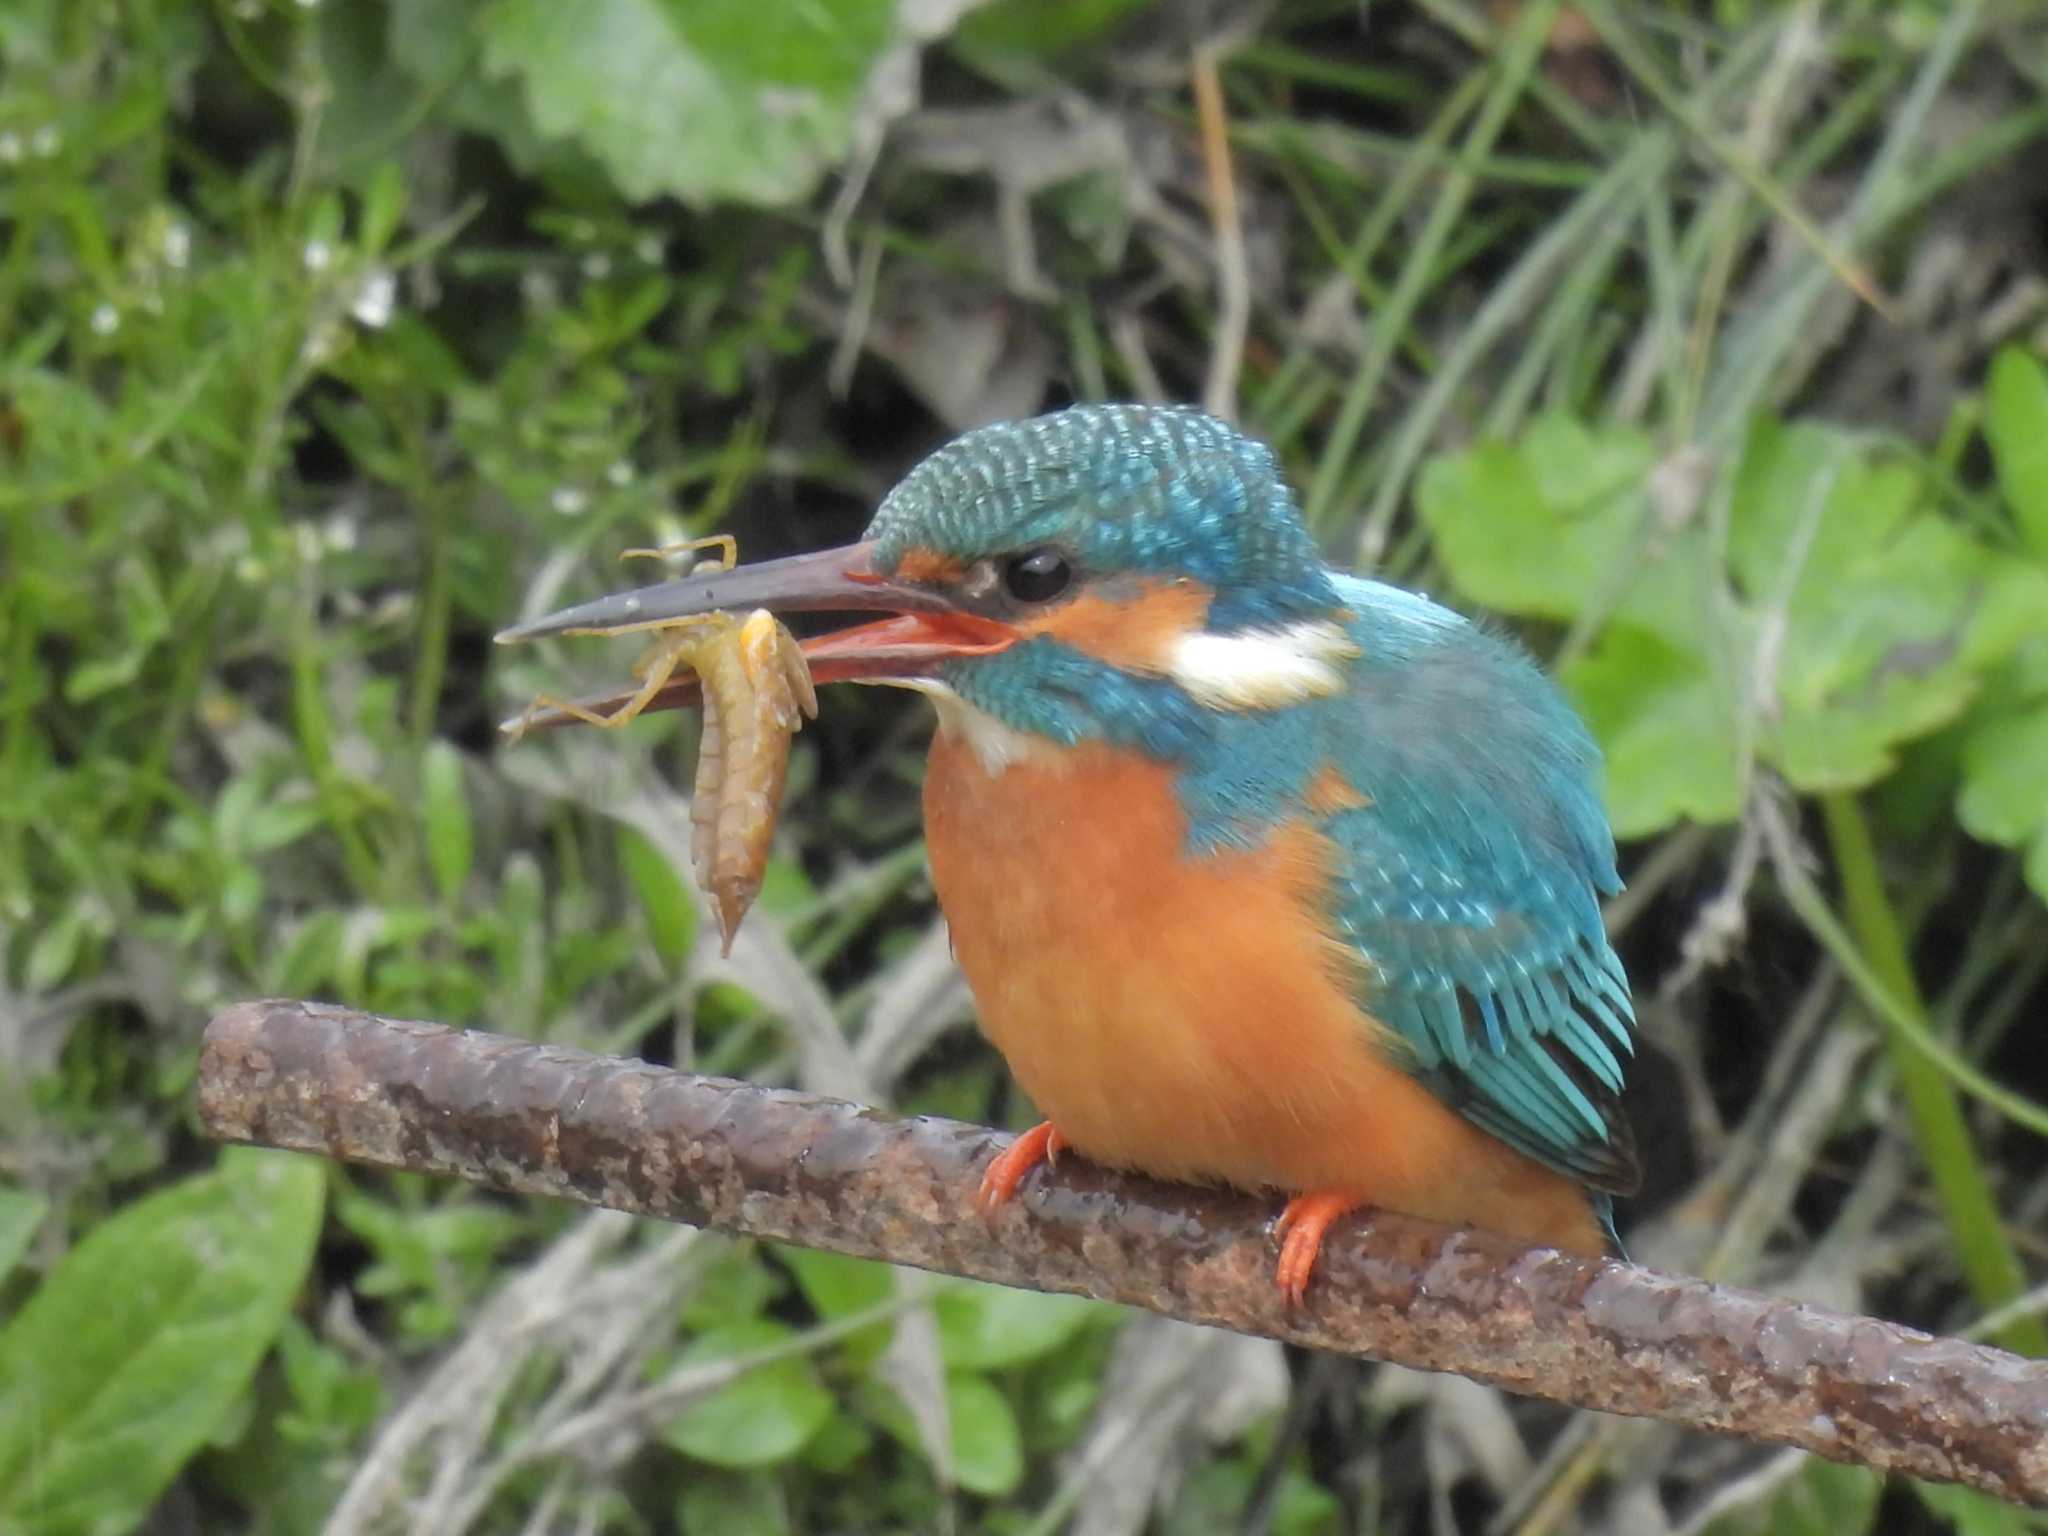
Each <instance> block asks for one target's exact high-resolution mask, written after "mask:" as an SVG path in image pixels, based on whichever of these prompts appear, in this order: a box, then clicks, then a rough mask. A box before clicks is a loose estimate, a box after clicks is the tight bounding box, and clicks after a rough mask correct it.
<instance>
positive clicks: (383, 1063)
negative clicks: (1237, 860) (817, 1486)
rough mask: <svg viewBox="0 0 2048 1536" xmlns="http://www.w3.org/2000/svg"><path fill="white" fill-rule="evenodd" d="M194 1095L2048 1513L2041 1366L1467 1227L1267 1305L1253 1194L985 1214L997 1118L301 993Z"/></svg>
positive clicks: (835, 1246)
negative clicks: (1776, 1445) (819, 1091)
mask: <svg viewBox="0 0 2048 1536" xmlns="http://www.w3.org/2000/svg"><path fill="white" fill-rule="evenodd" d="M199 1097H200V1107H201V1112H202V1114H203V1116H204V1119H205V1123H206V1126H207V1129H208V1131H209V1132H210V1133H211V1134H212V1135H214V1136H215V1137H218V1138H220V1139H223V1140H229V1141H246V1142H255V1143H259V1144H261V1145H265V1146H273V1147H285V1148H290V1149H294V1150H298V1151H306V1152H318V1153H323V1154H325V1155H327V1156H331V1157H337V1158H343V1159H346V1160H348V1161H350V1162H358V1163H367V1164H372V1165H375V1166H379V1167H385V1168H404V1169H411V1170H415V1171H420V1172H427V1173H442V1174H453V1175H455V1176H456V1177H458V1178H463V1179H468V1180H471V1181H473V1182H475V1183H479V1184H486V1185H489V1186H491V1187H493V1188H496V1189H502V1190H509V1191H514V1192H517V1193H520V1194H533V1195H550V1196H554V1197H557V1198H561V1199H569V1200H580V1201H583V1202H585V1203H587V1204H591V1205H602V1206H609V1207H611V1208H613V1209H615V1210H622V1211H632V1212H637V1213H640V1214H644V1215H649V1216H658V1217H661V1218H663V1219H665V1220H670V1221H681V1222H688V1223H690V1224H692V1225H695V1226H706V1227H715V1228H719V1229H721V1230H723V1231H727V1232H734V1233H743V1234H747V1235H751V1236H755V1237H764V1238H774V1239H778V1240H781V1241H784V1242H791V1243H799V1244H803V1245H805V1246H808V1247H814V1248H825V1249H830V1250H832V1251H834V1252H837V1253H847V1254H854V1255H858V1256H860V1257H863V1258H872V1259H885V1260H888V1261H889V1262H891V1263H895V1264H910V1265H916V1266H918V1267H920V1268H923V1269H929V1270H937V1271H940V1272H942V1273H945V1274H951V1275H966V1276H971V1277H973V1278H976V1279H981V1280H992V1281H996V1282H999V1283H1001V1284H1004V1285H1016V1286H1027V1287H1032V1288H1035V1289H1038V1290H1046V1291H1068V1292H1075V1293H1078V1294H1081V1295H1087V1296H1095V1297H1099V1298H1102V1299H1105V1300H1109V1301H1118V1302H1124V1303H1126V1304H1128V1305H1131V1306H1137V1307H1144V1308H1146V1309H1148V1310H1150V1311H1153V1312H1159V1313H1163V1314H1165V1315H1167V1316H1170V1317H1178V1318H1184V1319H1187V1320H1188V1321H1191V1322H1197V1323H1211V1324H1216V1325H1218V1326H1221V1327H1225V1328H1234V1329H1238V1330H1240V1331H1242V1332H1246V1333H1257V1334H1265V1335H1269V1336H1271V1337H1274V1338H1279V1339H1285V1340H1287V1341H1289V1342H1291V1343H1296V1344H1304V1345H1309V1346H1312V1347H1315V1348H1318V1349H1326V1350H1333V1351H1337V1352H1340V1353H1343V1354H1350V1355H1361V1356H1365V1357H1368V1358H1371V1359H1375V1360H1389V1361H1395V1362H1398V1363H1399V1364H1402V1365H1408V1366H1415V1367H1418V1368H1421V1369H1424V1370H1433V1371H1455V1372H1458V1373H1460V1374H1462V1375H1466V1376H1470V1377H1473V1378H1475V1379H1477V1380H1480V1381H1484V1382H1490V1383H1492V1384H1494V1385H1496V1386H1501V1387H1506V1388H1509V1389H1510V1390H1513V1391H1516V1392H1523V1393H1527V1394H1530V1395H1532V1396H1536V1397H1544V1398H1549V1399H1552V1400H1553V1401H1556V1402H1560V1403H1567V1404H1571V1405H1573V1406H1576V1407H1580V1408H1597V1409H1601V1410H1603V1411H1606V1412H1609V1413H1623V1414H1637V1415H1645V1416H1648V1417H1651V1418H1658V1419H1664V1420H1667V1421H1669V1422H1671V1423H1674V1424H1683V1425H1688V1426H1690V1427H1692V1428H1696V1429H1706V1430H1716V1431H1722V1432H1725V1433H1730V1434H1738V1435H1744V1436H1748V1437H1751V1438H1754V1439H1758V1440H1769V1441H1777V1442H1780V1443H1783V1444H1786V1445H1794V1446H1799V1447H1802V1448H1804V1449H1806V1450H1809V1451H1813V1452H1816V1453H1817V1454H1819V1455H1822V1456H1827V1457H1831V1458H1833V1459H1835V1460H1838V1461H1856V1462H1862V1463H1864V1464H1866V1465H1869V1466H1872V1467H1877V1468H1881V1469H1886V1470H1893V1471H1900V1472H1909V1473H1912V1474H1915V1475H1916V1476H1920V1477H1929V1478H1937V1479H1943V1480H1947V1481H1953V1482H1959V1483H1966V1484H1968V1485H1970V1486H1972V1487H1975V1488H1981V1489H1984V1490H1986V1491H1987V1492H1990V1493H1994V1494H1997V1495H2000V1496H2001V1497H2004V1498H2007V1499H2012V1500H2016V1501H2021V1502H2027V1503H2034V1504H2048V1363H2043V1362H2036V1361H2030V1360H2024V1359H2021V1358H2019V1357H2018V1356H2015V1355H2010V1354H2006V1353H2004V1352H2002V1351H2000V1350H1996V1349H1992V1348H1988V1347H1985V1346H1982V1345H1976V1344H1968V1343H1964V1342H1962V1341H1960V1340H1956V1339H1945V1338H1933V1337H1930V1336H1929V1335H1927V1334H1923V1333H1918V1332H1915V1331H1914V1330H1912V1329H1910V1328H1902V1327H1899V1326H1897V1325H1896V1324H1892V1323H1887V1322H1882V1321H1879V1320H1878V1319H1875V1318H1869V1317H1856V1316H1850V1315H1846V1314H1843V1313H1838V1312H1831V1311H1827V1310H1825V1309H1823V1308H1820V1307H1813V1306H1807V1305H1804V1304H1802V1303H1798V1302H1792V1301H1787V1300H1784V1299H1781V1298H1777V1297H1772V1296H1765V1295H1760V1294H1758V1293H1756V1292H1752V1291H1742V1290H1735V1289H1731V1288H1728V1287H1723V1286H1716V1285H1709V1284H1707V1283H1706V1282H1704V1281H1700V1280H1691V1279H1685V1278H1681V1277H1678V1276H1672V1275H1663V1274H1658V1273H1655V1272H1653V1271H1650V1270H1645V1269H1640V1268H1637V1267H1635V1266H1632V1265H1627V1264H1620V1263H1615V1262H1612V1261H1599V1260H1589V1259H1581V1258H1575V1257H1570V1256H1567V1255H1564V1254H1560V1253H1557V1252H1554V1251H1552V1250H1549V1249H1528V1248H1524V1247H1522V1246H1520V1245H1519V1244H1517V1243H1516V1242H1515V1241H1514V1240H1513V1239H1511V1238H1505V1237H1498V1236H1494V1235H1492V1234H1489V1233H1484V1232H1475V1231H1454V1230H1451V1229H1449V1228H1445V1227H1438V1226H1434V1225H1431V1224H1429V1223H1426V1222H1420V1221H1415V1220H1411V1219H1408V1218H1406V1217H1399V1216H1394V1215H1391V1214H1385V1213H1366V1214H1363V1215H1361V1216H1358V1217H1354V1218H1349V1219H1347V1220H1345V1221H1343V1222H1340V1223H1339V1224H1338V1225H1337V1227H1335V1228H1334V1229H1333V1230H1332V1232H1331V1236H1330V1240H1329V1242H1328V1243H1327V1245H1326V1246H1325V1248H1324V1250H1323V1256H1322V1259H1321V1262H1320V1265H1319V1266H1318V1269H1317V1273H1316V1279H1315V1281H1314V1283H1313V1284H1312V1285H1311V1287H1310V1290H1309V1298H1308V1302H1307V1304H1306V1305H1305V1306H1303V1307H1301V1308H1299V1309H1296V1310H1291V1309H1289V1308H1288V1307H1287V1306H1286V1305H1285V1304H1284V1303H1283V1302H1282V1301H1281V1299H1280V1296H1279V1294H1278V1292H1277V1290H1276V1289H1275V1286H1274V1283H1273V1264H1274V1258H1275V1250H1274V1247H1273V1243H1272V1240H1271V1237H1270V1235H1269V1231H1268V1228H1269V1226H1270V1223H1271V1220H1272V1217H1273V1215H1274V1213H1275V1211H1276V1209H1277V1206H1276V1204H1275V1202H1273V1201H1271V1200H1263V1199H1259V1198H1256V1197H1253V1196H1249V1195H1243V1194H1237V1193H1233V1192H1229V1191H1223V1190H1197V1189H1189V1188H1186V1187H1183V1186H1179V1185H1169V1184H1162V1183H1158V1182H1156V1181H1153V1180H1149V1179H1144V1178H1138V1177H1134V1176H1130V1175H1124V1174H1116V1173H1111V1172H1107V1171H1105V1170H1102V1169H1099V1168H1095V1167H1092V1166H1090V1165H1089V1164H1087V1163H1086V1162H1084V1161H1082V1160H1080V1159H1078V1158H1071V1157H1070V1158H1067V1159H1064V1160H1062V1162H1061V1163H1060V1165H1059V1167H1058V1168H1057V1169H1043V1168H1042V1169H1039V1170H1037V1171H1036V1172H1034V1173H1033V1174H1032V1175H1031V1176H1030V1178H1029V1179H1028V1180H1027V1181H1026V1183H1025V1185H1024V1188H1023V1190H1022V1191H1021V1192H1020V1195H1019V1198H1018V1199H1017V1200H1016V1201H1014V1202H1012V1203H1011V1204H1010V1205H1009V1206H1008V1207H1006V1208H1004V1209H1003V1210H1002V1211H1001V1212H1000V1213H999V1214H998V1215H997V1216H996V1217H994V1218H993V1219H988V1218H984V1217H983V1216H982V1215H981V1214H980V1213H979V1212H978V1211H977V1210H976V1208H975V1205H974V1198H973V1197H974V1191H975V1188H976V1184H977V1182H978V1180H979V1178H980V1174H981V1169H982V1167H983V1165H984V1164H986V1163H987V1161H988V1159H989V1158H990V1157H991V1156H992V1155H993V1154H994V1153H995V1152H996V1151H997V1150H998V1148H999V1147H1000V1146H1001V1145H1002V1144H1003V1143H1004V1142H1005V1141H1006V1140H1007V1138H1006V1137H1005V1136H1003V1135H1002V1134H1001V1133H999V1132H995V1131H991V1130H988V1129H986V1128H983V1127H979V1126H970V1125H962V1124H959V1123H958V1122H955V1121H949V1120H936V1119H929V1118H920V1119H901V1118H897V1117H895V1116H892V1115H888V1114H884V1113H882V1112H879V1111H876V1110H872V1109H863V1108H861V1107H859V1106H857V1105H852V1104H846V1103H842V1102H840V1101H838V1100H834V1099H823V1098H815V1097H812V1096H810V1095H807V1094H800V1093H791V1092H785V1091H780V1090H776V1089H768V1088H757V1087H753V1086H751V1085H748V1084H745V1083H736V1082H729V1081H726V1080H723V1079H719V1078H707V1077H696V1076H691V1075H689V1074H687V1073H681V1072H672V1071H669V1070H666V1069H664V1068H659V1067H650V1066H647V1065H645V1064H643V1063H641V1062H637V1061H628V1060H623V1059H619V1058H613V1057H599V1056H591V1055H587V1054H585V1053H583V1052H581V1051H573V1050H566V1049H562V1048H559V1047H554V1046H546V1045H536V1044H533V1043H531V1042H528V1041H524V1040H515V1039H510V1038H507V1037H505V1036H499V1035H488V1034H478V1033H469V1032H460V1031H455V1030H450V1029H446V1028H443V1027H441V1026H439V1025H433V1024H419V1023H408V1022H404V1021H400V1020H394V1019H385V1018H378V1017H375V1016H372V1015H368V1014H363V1013H357V1012H353V1011H351V1010H348V1009H342V1008H335V1007H329V1006H326V1005H322V1004H317V1003H302V1002H259V1003H245V1004H242V1005H240V1006H238V1007H235V1008H231V1009H229V1010H227V1011H226V1012H225V1013H223V1014H221V1015H220V1016H219V1017H218V1018H216V1019H215V1020H214V1021H213V1023H212V1025H211V1026H210V1027H209V1028H208V1030H207V1032H206V1043H205V1049H204V1053H203V1056H202V1058H201V1064H200V1077H199Z"/></svg>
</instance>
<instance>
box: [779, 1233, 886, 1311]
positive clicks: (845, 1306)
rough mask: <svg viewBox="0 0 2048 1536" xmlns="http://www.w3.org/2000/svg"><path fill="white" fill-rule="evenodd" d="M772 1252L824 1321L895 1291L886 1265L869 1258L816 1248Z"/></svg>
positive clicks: (863, 1307)
mask: <svg viewBox="0 0 2048 1536" xmlns="http://www.w3.org/2000/svg"><path fill="white" fill-rule="evenodd" d="M775 1253H776V1256H777V1257H778V1258H780V1259H781V1260H782V1262H783V1263H784V1264H786V1265H788V1266H789V1270H790V1272H791V1273H792V1274H794V1275H795V1276H796V1283H797V1285H798V1286H799V1287H801V1288H802V1290H803V1293H804V1299H805V1300H806V1301H808V1302H810V1304H811V1306H812V1308H813V1309H814V1310H815V1311H816V1312H817V1314H818V1316H819V1317H820V1318H822V1319H823V1320H825V1321H827V1322H830V1321H831V1320H832V1319H833V1318H835V1317H845V1316H846V1315H847V1314H848V1313H852V1312H865V1311H866V1310H867V1309H868V1308H870V1307H879V1306H881V1305H882V1304H883V1303H884V1302H886V1301H888V1300H889V1298H890V1297H892V1296H894V1295H895V1294H896V1280H895V1276H894V1274H893V1272H892V1271H891V1270H890V1268H889V1266H888V1265H886V1264H877V1263H876V1262H874V1260H872V1259H850V1258H848V1257H847V1256H846V1255H845V1254H843V1253H826V1252H824V1251H823V1250H822V1249H818V1248H790V1247H778V1248H777V1249H776V1250H775Z"/></svg>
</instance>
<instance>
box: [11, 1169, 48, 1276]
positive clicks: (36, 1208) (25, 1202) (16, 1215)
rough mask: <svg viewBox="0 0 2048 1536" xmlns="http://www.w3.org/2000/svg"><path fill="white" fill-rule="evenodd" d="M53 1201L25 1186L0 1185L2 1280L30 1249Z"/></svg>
mask: <svg viewBox="0 0 2048 1536" xmlns="http://www.w3.org/2000/svg"><path fill="white" fill-rule="evenodd" d="M49 1209H50V1202H49V1201H47V1200H45V1199H44V1198H43V1197H42V1196H41V1195H38V1194H35V1193H33V1192H31V1191H29V1190H26V1189H13V1188H8V1187H4V1186H0V1281H4V1280H5V1279H6V1278H7V1276H8V1275H9V1274H10V1273H11V1272H12V1271H13V1269H14V1266H15V1265H17V1264H19V1263H20V1262H21V1256H22V1255H23V1254H24V1253H27V1252H28V1245H29V1243H30V1241H31V1240H33V1239H34V1237H35V1235H36V1228H38V1227H40V1226H41V1225H42V1224H43V1217H44V1216H45V1215H46V1214H47V1213H48V1211H49Z"/></svg>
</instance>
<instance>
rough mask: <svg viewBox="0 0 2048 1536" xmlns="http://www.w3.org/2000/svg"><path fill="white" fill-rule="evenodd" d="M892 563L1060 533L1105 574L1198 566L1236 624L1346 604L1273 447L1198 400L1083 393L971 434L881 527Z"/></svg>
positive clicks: (873, 527) (912, 485)
mask: <svg viewBox="0 0 2048 1536" xmlns="http://www.w3.org/2000/svg"><path fill="white" fill-rule="evenodd" d="M868 537H869V538H871V539H873V540H875V541H876V543H877V544H878V545H879V548H878V550H877V557H878V559H879V562H880V563H881V565H882V566H883V567H884V568H885V569H892V568H893V567H894V566H895V564H896V562H897V561H898V560H900V559H902V557H903V555H904V554H905V553H906V552H907V551H909V550H911V549H929V550H932V551H934V552H936V553H938V554H942V555H950V556H953V557H955V558H957V559H962V560H974V559H979V558H981V557H982V556H984V555H992V554H1000V553H1005V552H1009V551H1015V550H1025V549H1029V548H1032V547H1033V546H1035V545H1041V544H1057V545H1060V546H1062V547H1064V548H1066V549H1067V550H1069V551H1070V552H1071V553H1072V555H1073V556H1074V558H1075V560H1076V561H1078V562H1079V564H1080V566H1081V568H1082V570H1083V571H1084V572H1086V573H1087V574H1089V575H1092V576H1101V575H1109V574H1114V573H1120V572H1140V573H1144V574H1149V575H1159V576H1190V577H1193V578H1194V579H1195V580H1197V581H1199V582H1201V583H1202V584H1203V585H1205V586H1207V587H1210V588H1212V589H1213V590H1214V591H1215V593H1216V602H1215V604H1214V605H1213V607H1212V609H1211V612H1210V617H1209V622H1210V625H1211V627H1212V628H1217V629H1231V628H1237V627H1240V626H1243V625H1247V624H1260V623H1272V622H1274V621H1276V620H1281V619H1285V618H1289V617H1294V616H1298V615H1300V614H1304V613H1311V612H1316V611H1321V610H1326V609H1329V608H1332V607H1334V606H1336V604H1337V602H1338V598H1337V595H1336V593H1335V591H1334V590H1333V589H1332V588H1331V586H1330V582H1329V578H1328V576H1327V575H1326V574H1325V573H1324V570H1323V564H1322V561H1321V559H1320V557H1319V556H1318V554H1317V552H1316V547H1315V545H1314V543H1313V542H1312V541H1311V540H1310V538H1309V536H1308V530H1307V529H1306V528H1305V527H1303V526H1302V521H1301V514H1300V513H1299V511H1297V510H1296V508H1295V504H1294V497H1293V495H1292V493H1291V492H1290V491H1289V490H1288V488H1287V483H1286V481H1285V480H1284V479H1283V478H1282V477H1281V473H1280V467H1279V465H1278V464H1277V463H1276V462H1275V461H1274V458H1273V452H1272V450H1271V449H1269V448H1268V447H1266V445H1265V444H1263V443H1260V442H1257V441H1254V440H1253V439H1252V438H1249V437H1246V436H1245V435H1244V434H1243V433H1241V432H1239V431H1237V430H1236V429H1235V428H1233V427H1231V426H1229V425H1228V424H1227V423H1225V422H1221V421H1218V420H1217V419H1216V418H1215V417H1213V416H1208V415H1205V414H1203V413H1202V412H1201V411H1198V410H1195V409H1193V408H1192V407H1188V406H1151V405H1078V406H1075V407H1073V408H1072V409H1071V410H1065V411H1057V412H1054V413H1053V414H1051V415H1048V416H1038V417H1034V418H1033V419H1031V420H1029V421H1018V422H1003V423H1000V424H998V425H996V426H991V427H982V428H980V429H979V430H977V431H973V432H969V433H966V434H964V435H963V436H961V437H957V438H955V439H954V440H953V441H952V442H950V443H948V444H946V446H945V447H943V448H941V449H939V450H938V452H936V453H934V454H933V455H932V456H931V457H930V458H928V459H926V460H925V461H924V462H923V463H921V464H919V465H918V466H917V468H915V469H913V470H912V471H911V472H910V473H909V474H908V475H906V476H905V477H904V478H903V480H902V482H901V483H900V484H898V485H897V487H896V488H895V489H894V490H893V491H891V492H890V493H889V495H888V497H887V499H885V500H884V501H883V503H882V505H881V509H880V510H879V511H877V512H876V514H875V518H874V521H873V522H872V523H871V524H870V525H869V526H868Z"/></svg>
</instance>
